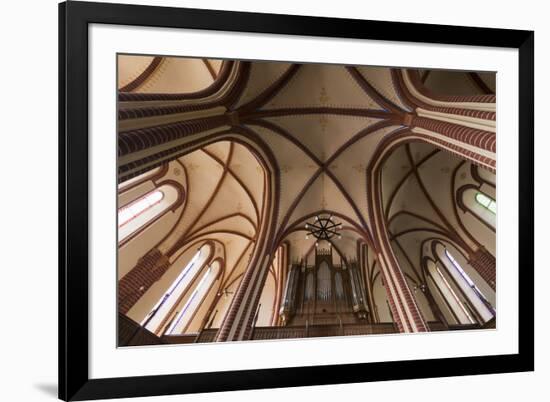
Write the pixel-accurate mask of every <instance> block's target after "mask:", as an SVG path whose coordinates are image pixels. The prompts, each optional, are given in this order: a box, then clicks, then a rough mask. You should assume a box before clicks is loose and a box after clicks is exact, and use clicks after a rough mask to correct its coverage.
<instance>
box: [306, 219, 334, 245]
mask: <svg viewBox="0 0 550 402" xmlns="http://www.w3.org/2000/svg"><path fill="white" fill-rule="evenodd" d="M305 228H306V230H307V234H306V239H309V236H313V237H315V238H316V239H317V240H330V239H332V238H333V237H334V236H337V237H338V239H341V238H342V234H341V233H340V231H341V230H342V224H341V223H337V222H335V221H334V218H333V216H332V215H328V216H326V215H317V216H316V217H315V221H314V222H313V223H309V222H307V223H306V224H305ZM315 245H319V242H318V241H317V242H316V243H315Z"/></svg>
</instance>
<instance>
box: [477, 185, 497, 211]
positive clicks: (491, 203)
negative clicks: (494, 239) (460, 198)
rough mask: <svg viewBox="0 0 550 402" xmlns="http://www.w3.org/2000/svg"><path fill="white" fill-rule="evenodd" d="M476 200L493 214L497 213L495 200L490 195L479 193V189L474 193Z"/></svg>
mask: <svg viewBox="0 0 550 402" xmlns="http://www.w3.org/2000/svg"><path fill="white" fill-rule="evenodd" d="M475 197H476V202H477V203H478V204H479V205H481V206H482V207H484V208H485V209H487V210H489V211H491V212H492V213H493V214H496V213H497V203H496V201H495V200H493V199H492V198H491V197H489V196H487V195H485V194H483V193H480V192H479V191H478V192H477V193H476V196H475Z"/></svg>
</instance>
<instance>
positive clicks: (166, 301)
mask: <svg viewBox="0 0 550 402" xmlns="http://www.w3.org/2000/svg"><path fill="white" fill-rule="evenodd" d="M210 254H211V247H210V245H208V244H205V245H203V246H202V247H201V248H200V249H199V250H198V251H197V252H196V253H195V255H194V256H193V258H191V261H189V262H188V263H187V265H186V266H185V267H184V268H183V269H182V270H181V272H180V273H179V275H178V276H177V277H176V279H175V280H174V281H173V282H172V284H171V285H170V287H168V289H167V290H166V292H164V294H163V295H162V296H161V297H160V298H159V300H158V301H157V303H156V304H155V305H154V307H153V308H152V309H151V311H150V312H149V314H147V316H145V318H144V319H143V321H142V322H141V325H142V326H144V327H145V328H147V329H148V330H150V331H152V332H156V331H157V330H158V329H160V328H159V327H161V326H163V324H164V321H165V318H166V317H167V316H168V315H169V314H171V312H172V310H174V306H175V305H176V304H177V303H178V302H179V300H180V299H181V297H182V296H183V293H184V292H185V290H186V288H187V287H188V286H189V284H190V283H191V281H192V280H193V278H194V277H195V276H196V275H197V274H198V273H199V272H200V270H201V268H202V267H203V266H204V265H205V263H206V261H207V260H208V258H209V257H210Z"/></svg>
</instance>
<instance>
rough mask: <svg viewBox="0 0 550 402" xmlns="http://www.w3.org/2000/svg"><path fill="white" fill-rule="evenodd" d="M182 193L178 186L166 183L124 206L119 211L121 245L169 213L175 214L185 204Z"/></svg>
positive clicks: (119, 238) (119, 240)
mask: <svg viewBox="0 0 550 402" xmlns="http://www.w3.org/2000/svg"><path fill="white" fill-rule="evenodd" d="M181 191H182V190H181V189H179V188H178V187H177V186H176V185H173V184H171V183H170V184H169V183H166V184H162V185H161V186H159V187H157V188H155V189H153V190H151V191H149V192H148V193H145V194H144V195H142V196H141V197H139V198H136V199H135V200H133V201H130V202H127V203H126V204H122V206H121V207H120V208H119V209H118V242H119V244H122V243H125V242H127V241H129V240H130V239H131V238H133V237H135V236H136V235H137V234H138V233H140V232H141V231H142V230H143V229H145V228H146V227H147V226H148V225H149V224H152V223H154V222H156V221H158V220H161V219H163V218H164V216H165V215H167V214H168V213H169V212H174V211H175V209H176V208H177V206H179V205H181V204H180V203H182V202H183V201H181V200H182V194H181Z"/></svg>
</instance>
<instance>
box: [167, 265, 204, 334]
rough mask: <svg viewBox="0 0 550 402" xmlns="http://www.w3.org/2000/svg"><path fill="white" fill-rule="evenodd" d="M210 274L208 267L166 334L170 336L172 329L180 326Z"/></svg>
mask: <svg viewBox="0 0 550 402" xmlns="http://www.w3.org/2000/svg"><path fill="white" fill-rule="evenodd" d="M211 274H212V267H208V269H207V270H206V272H205V274H204V275H203V276H202V278H201V280H200V282H199V283H198V285H197V287H196V288H195V290H194V291H193V293H192V294H191V296H190V297H189V299H188V300H187V302H185V305H184V306H183V308H182V309H181V311H180V312H179V314H178V316H177V317H176V318H175V319H174V321H173V322H172V325H170V327H169V328H168V330H167V331H166V333H167V334H171V333H172V331H174V329H176V328H177V327H178V326H179V325H180V324H181V321H182V319H183V317H185V314H186V313H187V311H188V310H189V307H190V306H191V305H192V304H193V303H194V302H195V299H196V298H197V296H198V295H199V294H200V293H204V291H203V288H204V287H205V284H206V282H207V281H208V279H209V278H210V275H211Z"/></svg>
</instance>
